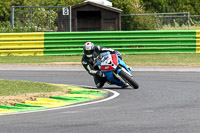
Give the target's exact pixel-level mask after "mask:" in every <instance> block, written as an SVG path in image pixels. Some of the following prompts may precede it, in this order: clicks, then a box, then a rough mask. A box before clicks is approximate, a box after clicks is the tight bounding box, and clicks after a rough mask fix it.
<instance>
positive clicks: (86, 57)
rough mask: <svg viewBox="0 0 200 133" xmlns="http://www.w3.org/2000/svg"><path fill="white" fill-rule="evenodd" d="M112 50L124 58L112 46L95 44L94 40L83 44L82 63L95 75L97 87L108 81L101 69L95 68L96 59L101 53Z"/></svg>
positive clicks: (111, 51) (112, 52)
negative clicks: (106, 46)
mask: <svg viewBox="0 0 200 133" xmlns="http://www.w3.org/2000/svg"><path fill="white" fill-rule="evenodd" d="M108 51H109V52H110V53H111V54H117V55H118V56H119V58H121V59H122V55H121V53H120V52H119V51H116V50H114V49H111V48H105V47H101V46H94V44H93V43H92V42H86V43H85V44H84V46H83V57H82V65H83V67H84V68H85V69H86V70H87V71H88V73H89V74H90V75H92V76H93V77H94V82H95V84H96V87H97V88H102V87H103V86H104V84H105V82H106V81H107V79H106V77H105V76H104V75H103V73H102V71H101V70H98V69H97V68H94V64H95V59H96V58H97V56H98V55H99V54H100V53H103V52H108Z"/></svg>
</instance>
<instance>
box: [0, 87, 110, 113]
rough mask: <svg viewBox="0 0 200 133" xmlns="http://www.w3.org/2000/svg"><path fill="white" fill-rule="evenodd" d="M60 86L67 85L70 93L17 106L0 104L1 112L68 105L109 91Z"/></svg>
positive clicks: (99, 97)
mask: <svg viewBox="0 0 200 133" xmlns="http://www.w3.org/2000/svg"><path fill="white" fill-rule="evenodd" d="M59 86H63V87H66V88H67V89H68V90H69V93H67V94H66V95H64V96H50V98H37V99H36V101H26V102H25V103H16V104H15V106H7V105H0V114H2V113H14V112H22V111H34V110H41V109H47V108H52V107H59V106H67V105H71V104H77V103H82V102H88V101H93V100H97V99H102V98H105V97H107V95H108V92H107V91H104V90H91V89H86V88H82V87H78V86H71V85H59ZM26 103H27V104H26Z"/></svg>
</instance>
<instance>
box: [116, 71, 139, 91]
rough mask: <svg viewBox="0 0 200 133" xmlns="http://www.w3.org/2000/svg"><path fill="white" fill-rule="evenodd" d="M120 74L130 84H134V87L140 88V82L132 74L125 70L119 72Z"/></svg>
mask: <svg viewBox="0 0 200 133" xmlns="http://www.w3.org/2000/svg"><path fill="white" fill-rule="evenodd" d="M119 76H120V77H121V78H122V79H123V80H125V81H126V82H127V83H128V84H129V85H130V86H132V87H133V88H134V89H138V88H139V85H138V83H137V82H136V81H135V80H134V79H133V78H132V77H131V76H130V75H128V74H127V73H126V72H124V71H123V70H122V71H121V72H119Z"/></svg>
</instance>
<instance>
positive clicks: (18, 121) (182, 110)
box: [0, 66, 200, 133]
mask: <svg viewBox="0 0 200 133" xmlns="http://www.w3.org/2000/svg"><path fill="white" fill-rule="evenodd" d="M39 67H42V68H43V69H44V70H43V69H38V68H39ZM39 67H37V69H36V68H34V69H33V67H32V68H31V67H30V68H31V69H30V68H29V69H28V67H26V68H27V69H28V70H24V69H23V70H19V68H17V67H15V69H17V70H15V69H14V68H13V69H12V70H10V69H9V70H2V67H1V70H0V79H1V78H3V79H15V80H28V81H39V82H47V83H58V84H60V83H61V84H79V85H89V86H94V83H93V80H92V77H90V76H89V75H88V74H87V73H86V72H84V71H83V70H82V68H80V69H78V68H76V70H74V68H75V66H73V67H71V69H68V70H70V71H67V70H65V68H66V69H67V68H69V67H70V66H68V67H66V66H48V67H47V66H46V67H45V66H39ZM61 68H62V69H63V70H61ZM136 68H137V70H136ZM145 68H146V67H144V68H142V67H141V68H139V67H133V69H135V71H134V72H133V75H134V76H135V80H136V81H137V82H138V83H139V85H140V88H139V89H138V90H133V89H130V88H127V89H121V88H119V87H116V86H109V85H106V86H105V87H104V88H106V89H111V90H114V91H117V92H119V93H120V96H119V97H117V98H115V99H113V100H110V101H107V102H103V103H97V104H92V105H86V106H81V107H74V108H68V109H60V110H52V111H46V112H37V113H30V114H20V115H11V116H0V133H36V132H38V133H55V132H57V133H64V132H69V133H102V132H106V133H199V131H200V115H199V110H200V72H199V68H178V69H177V68H169V67H167V68H159V67H155V68H151V67H149V68H148V69H145ZM158 68H159V70H158ZM6 69H8V67H7V68H6ZM21 69H22V68H21ZM144 69H145V70H144ZM156 69H157V70H156ZM164 69H165V71H164ZM167 69H168V70H167ZM169 69H170V70H169ZM175 69H176V70H175ZM197 69H198V70H197Z"/></svg>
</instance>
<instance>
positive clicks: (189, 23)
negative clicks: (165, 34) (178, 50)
mask: <svg viewBox="0 0 200 133" xmlns="http://www.w3.org/2000/svg"><path fill="white" fill-rule="evenodd" d="M188 30H190V12H188Z"/></svg>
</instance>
